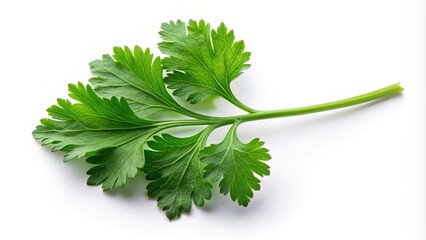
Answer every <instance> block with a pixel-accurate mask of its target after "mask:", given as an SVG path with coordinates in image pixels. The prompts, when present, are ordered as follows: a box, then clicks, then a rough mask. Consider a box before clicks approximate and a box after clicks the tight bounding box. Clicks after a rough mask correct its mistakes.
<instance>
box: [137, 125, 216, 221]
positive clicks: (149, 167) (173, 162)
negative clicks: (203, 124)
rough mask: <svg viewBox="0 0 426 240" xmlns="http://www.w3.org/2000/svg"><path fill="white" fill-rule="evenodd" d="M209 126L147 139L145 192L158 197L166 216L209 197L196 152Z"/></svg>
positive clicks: (189, 207) (200, 147) (206, 183)
mask: <svg viewBox="0 0 426 240" xmlns="http://www.w3.org/2000/svg"><path fill="white" fill-rule="evenodd" d="M211 130H212V129H210V128H207V129H206V130H204V131H202V132H200V133H198V134H196V135H194V136H191V137H186V138H177V137H174V136H172V135H169V134H163V135H162V136H161V137H158V136H155V137H154V141H149V142H148V146H149V147H150V148H151V149H152V150H147V151H146V152H145V154H146V165H145V168H144V170H145V172H146V173H147V176H146V178H147V179H148V180H149V181H151V183H149V184H148V186H147V189H148V196H150V197H155V198H157V201H158V207H160V208H161V209H163V210H164V211H165V212H166V215H167V217H168V218H169V219H174V218H177V217H179V216H180V214H181V212H182V211H183V212H189V211H190V210H191V205H192V201H194V203H195V205H196V206H198V207H202V206H203V205H204V200H205V199H210V197H211V192H210V188H211V185H210V183H209V182H208V181H207V180H205V179H204V178H203V174H204V171H203V167H202V166H201V163H200V160H199V158H198V154H199V152H200V150H201V149H202V148H203V147H204V145H205V140H206V138H207V136H208V134H209V133H210V132H211Z"/></svg>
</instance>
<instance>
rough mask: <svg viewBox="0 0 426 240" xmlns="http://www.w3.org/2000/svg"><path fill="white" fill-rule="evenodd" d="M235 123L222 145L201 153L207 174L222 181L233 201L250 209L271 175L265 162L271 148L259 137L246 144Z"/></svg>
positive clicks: (221, 189) (224, 189)
mask: <svg viewBox="0 0 426 240" xmlns="http://www.w3.org/2000/svg"><path fill="white" fill-rule="evenodd" d="M237 126H238V124H234V125H233V126H232V127H231V128H230V129H229V131H228V134H227V135H226V137H225V138H224V139H223V141H222V142H221V143H219V144H212V145H211V146H209V147H206V148H205V149H204V150H202V151H201V154H200V158H201V161H202V162H203V163H205V164H207V166H206V170H205V172H206V173H205V175H206V177H207V178H208V179H211V180H212V181H213V182H217V181H220V183H219V186H220V192H221V193H223V194H224V195H226V194H228V193H230V195H231V199H232V200H233V201H238V204H239V205H243V206H247V205H248V204H249V202H250V199H251V198H252V197H253V190H259V189H260V184H259V183H260V180H259V179H258V178H257V177H256V176H255V174H257V175H259V176H261V177H263V176H266V175H269V166H268V165H267V164H266V163H265V162H264V161H267V160H269V159H271V156H269V154H268V149H266V148H263V147H262V146H263V142H260V141H259V139H258V138H256V139H253V140H252V141H250V142H249V143H246V144H245V143H242V142H241V141H240V140H239V139H238V137H237V131H236V130H237Z"/></svg>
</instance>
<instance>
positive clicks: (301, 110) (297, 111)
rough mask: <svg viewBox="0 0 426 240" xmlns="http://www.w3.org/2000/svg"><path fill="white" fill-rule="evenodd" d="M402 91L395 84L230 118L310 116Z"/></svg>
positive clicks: (253, 118) (255, 118)
mask: <svg viewBox="0 0 426 240" xmlns="http://www.w3.org/2000/svg"><path fill="white" fill-rule="evenodd" d="M402 91H404V88H402V87H401V86H400V85H399V83H396V84H392V85H390V86H387V87H384V88H380V89H377V90H375V91H372V92H369V93H365V94H362V95H358V96H355V97H351V98H346V99H342V100H338V101H333V102H328V103H322V104H316V105H311V106H306V107H298V108H290V109H283V110H273V111H260V112H256V113H251V114H245V115H241V116H235V117H232V118H233V119H235V120H240V121H242V122H247V121H255V120H261V119H269V118H279V117H290V116H297V115H304V114H310V113H316V112H323V111H328V110H333V109H338V108H345V107H349V106H353V105H357V104H361V103H365V102H369V101H373V100H376V99H379V98H383V97H387V96H389V95H392V94H396V93H400V92H402Z"/></svg>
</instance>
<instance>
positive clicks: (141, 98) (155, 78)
mask: <svg viewBox="0 0 426 240" xmlns="http://www.w3.org/2000/svg"><path fill="white" fill-rule="evenodd" d="M114 59H115V60H114ZM114 59H113V58H112V57H111V56H110V55H104V56H103V57H102V60H96V61H93V62H91V63H90V68H91V70H92V73H93V74H95V75H96V77H93V78H92V79H90V83H91V84H92V85H93V86H94V89H95V91H96V93H97V94H99V95H100V96H101V97H106V98H111V97H114V96H115V97H125V98H126V99H127V101H128V102H129V105H130V107H131V108H132V109H133V111H134V112H135V113H136V114H137V115H138V116H139V117H145V118H146V117H148V116H150V115H151V114H153V113H155V112H158V111H164V110H167V111H173V112H178V113H181V114H186V115H190V116H193V115H192V114H191V112H190V111H188V110H187V109H184V108H182V107H181V106H180V105H179V104H178V103H176V101H175V100H174V99H173V98H172V97H171V96H170V95H169V93H168V92H167V90H166V87H165V85H164V81H163V69H162V67H161V63H160V58H159V57H157V58H155V59H154V57H153V54H151V52H150V50H149V49H146V50H145V51H143V50H142V48H140V47H139V46H136V47H135V48H134V50H133V52H132V51H131V50H130V48H128V47H125V48H124V49H123V48H120V47H115V48H114Z"/></svg>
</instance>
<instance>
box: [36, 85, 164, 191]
mask: <svg viewBox="0 0 426 240" xmlns="http://www.w3.org/2000/svg"><path fill="white" fill-rule="evenodd" d="M69 91H70V97H71V98H73V99H74V100H77V101H78V102H79V103H74V104H73V103H71V102H70V101H68V100H63V99H58V105H54V106H52V107H50V108H49V109H48V110H47V112H48V113H49V115H50V116H51V117H52V118H53V119H43V120H42V121H41V124H42V125H40V126H38V127H37V128H36V130H35V131H34V132H33V136H34V138H35V139H39V140H41V142H42V144H43V145H48V146H51V148H52V151H62V152H64V153H65V157H64V161H69V160H71V159H73V158H81V157H86V158H88V159H87V161H88V162H89V163H93V164H97V165H98V166H96V167H94V168H92V169H90V170H89V172H88V173H89V174H90V175H92V176H91V177H90V178H89V180H88V184H91V185H93V184H101V183H104V184H103V188H104V190H109V189H111V188H112V187H122V186H123V185H124V183H125V181H126V177H134V176H135V174H136V171H137V169H138V168H142V167H143V165H144V158H143V151H142V149H138V148H141V147H142V146H143V144H144V143H145V141H146V140H147V139H148V138H149V137H150V136H152V135H153V134H154V133H155V132H158V131H159V130H161V129H160V128H159V127H154V125H153V124H154V122H152V121H148V120H144V119H141V118H139V117H137V116H136V115H135V114H134V113H133V112H132V110H131V109H130V107H129V106H128V104H127V102H126V100H125V99H124V98H121V99H120V100H118V99H117V98H116V97H113V98H111V99H101V98H100V97H98V96H97V95H96V94H95V92H94V91H93V90H92V89H91V87H90V86H87V87H85V86H84V85H83V84H81V83H79V84H78V86H76V85H71V84H70V85H69Z"/></svg>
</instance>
